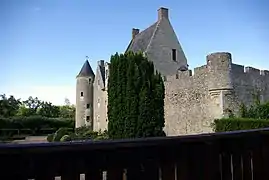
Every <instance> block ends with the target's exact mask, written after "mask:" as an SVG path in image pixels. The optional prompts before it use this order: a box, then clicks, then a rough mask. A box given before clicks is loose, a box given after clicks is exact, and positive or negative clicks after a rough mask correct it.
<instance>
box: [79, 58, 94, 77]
mask: <svg viewBox="0 0 269 180" xmlns="http://www.w3.org/2000/svg"><path fill="white" fill-rule="evenodd" d="M91 76H94V73H93V71H92V68H91V65H90V63H89V61H88V60H86V61H85V63H84V64H83V66H82V68H81V70H80V72H79V74H78V75H77V77H91Z"/></svg>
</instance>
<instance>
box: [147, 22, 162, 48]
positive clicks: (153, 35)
mask: <svg viewBox="0 0 269 180" xmlns="http://www.w3.org/2000/svg"><path fill="white" fill-rule="evenodd" d="M160 22H161V21H157V22H156V23H157V24H156V27H155V29H154V31H153V33H152V36H151V38H150V40H149V43H148V45H147V47H146V49H145V52H147V51H148V48H149V46H150V44H151V42H152V40H153V38H154V37H155V35H156V31H157V29H158V28H159V26H160ZM154 24H155V23H154Z"/></svg>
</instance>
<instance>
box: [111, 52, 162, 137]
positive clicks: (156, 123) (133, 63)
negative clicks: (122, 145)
mask: <svg viewBox="0 0 269 180" xmlns="http://www.w3.org/2000/svg"><path fill="white" fill-rule="evenodd" d="M108 120H109V122H108V133H109V136H110V137H111V138H136V137H153V136H163V135H164V133H163V127H164V84H163V80H162V77H161V75H160V74H159V73H158V72H154V65H153V63H152V62H150V61H148V60H147V58H146V57H144V56H143V54H142V53H132V52H128V53H125V54H120V55H119V54H115V55H114V56H112V57H111V64H110V76H109V80H108Z"/></svg>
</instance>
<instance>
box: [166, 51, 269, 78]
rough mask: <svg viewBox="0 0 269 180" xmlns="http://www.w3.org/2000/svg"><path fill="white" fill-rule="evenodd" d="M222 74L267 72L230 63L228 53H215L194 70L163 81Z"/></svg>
mask: <svg viewBox="0 0 269 180" xmlns="http://www.w3.org/2000/svg"><path fill="white" fill-rule="evenodd" d="M210 71H211V72H212V71H214V72H215V73H218V72H219V73H223V72H225V71H227V72H230V73H231V74H235V75H239V74H241V75H244V74H248V75H252V76H258V75H260V76H268V77H269V70H260V69H257V68H254V67H250V66H246V67H245V66H243V65H238V64H233V63H232V55H231V53H229V52H216V53H211V54H209V55H207V56H206V64H205V65H202V66H199V67H196V68H194V70H193V71H192V70H187V71H178V72H177V74H176V75H172V76H166V77H165V81H173V80H175V79H181V78H184V79H186V78H193V77H196V76H199V77H200V76H208V74H209V72H210Z"/></svg>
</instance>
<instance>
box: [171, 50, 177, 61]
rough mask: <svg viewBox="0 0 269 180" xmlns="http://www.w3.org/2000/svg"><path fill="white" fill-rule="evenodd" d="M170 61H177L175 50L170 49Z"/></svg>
mask: <svg viewBox="0 0 269 180" xmlns="http://www.w3.org/2000/svg"><path fill="white" fill-rule="evenodd" d="M172 60H173V61H176V60H177V50H176V49H172Z"/></svg>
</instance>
